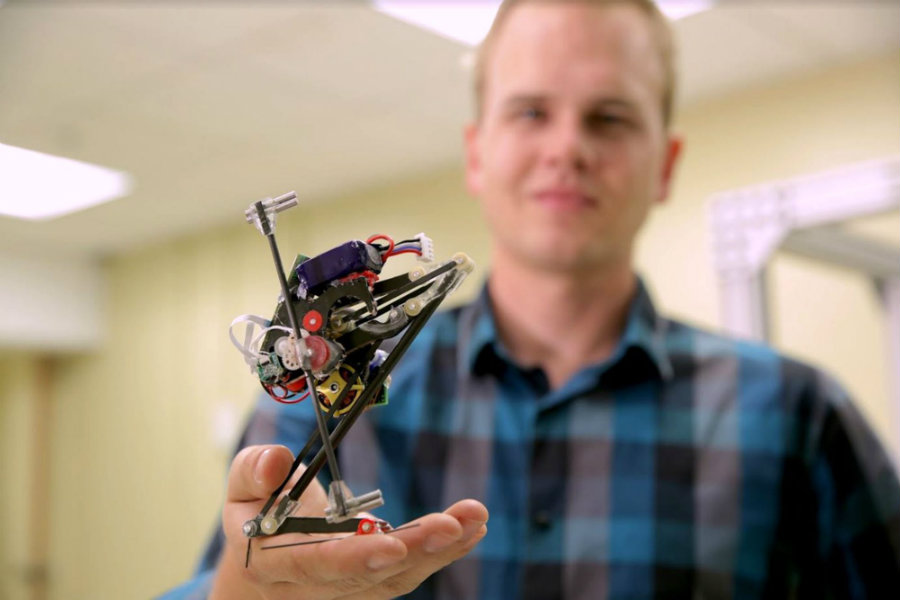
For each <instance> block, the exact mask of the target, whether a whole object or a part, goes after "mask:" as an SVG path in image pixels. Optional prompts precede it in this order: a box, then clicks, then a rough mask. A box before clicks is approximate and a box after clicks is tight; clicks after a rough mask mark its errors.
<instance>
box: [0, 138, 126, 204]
mask: <svg viewBox="0 0 900 600" xmlns="http://www.w3.org/2000/svg"><path fill="white" fill-rule="evenodd" d="M130 190H131V177H129V175H128V174H127V173H123V172H121V171H114V170H112V169H108V168H106V167H101V166H98V165H92V164H89V163H85V162H81V161H78V160H74V159H71V158H63V157H61V156H52V155H50V154H44V153H42V152H36V151H34V150H26V149H25V148H17V147H15V146H7V145H5V144H0V215H7V216H11V217H16V218H19V219H31V220H44V219H52V218H54V217H60V216H62V215H66V214H69V213H73V212H76V211H79V210H82V209H85V208H88V207H90V206H94V205H96V204H102V203H104V202H109V201H111V200H115V199H116V198H120V197H122V196H124V195H126V194H128V192H129V191H130Z"/></svg>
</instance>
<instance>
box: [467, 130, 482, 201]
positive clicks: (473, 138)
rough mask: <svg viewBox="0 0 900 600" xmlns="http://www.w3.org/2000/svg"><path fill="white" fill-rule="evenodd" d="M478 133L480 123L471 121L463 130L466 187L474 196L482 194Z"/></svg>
mask: <svg viewBox="0 0 900 600" xmlns="http://www.w3.org/2000/svg"><path fill="white" fill-rule="evenodd" d="M478 134H479V129H478V123H469V124H468V125H466V127H465V129H464V130H463V137H464V146H465V153H466V164H465V168H466V189H467V190H468V191H469V193H470V194H472V195H473V196H480V195H481V190H482V181H481V148H480V146H479V136H478Z"/></svg>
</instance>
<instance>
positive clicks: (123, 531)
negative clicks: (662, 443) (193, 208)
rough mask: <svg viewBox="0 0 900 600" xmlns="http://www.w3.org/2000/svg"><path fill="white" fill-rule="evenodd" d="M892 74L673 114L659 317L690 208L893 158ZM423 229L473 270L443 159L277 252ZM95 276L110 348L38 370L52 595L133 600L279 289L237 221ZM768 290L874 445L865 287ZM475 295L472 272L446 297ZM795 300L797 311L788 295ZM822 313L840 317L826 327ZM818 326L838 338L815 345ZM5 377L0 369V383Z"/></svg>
mask: <svg viewBox="0 0 900 600" xmlns="http://www.w3.org/2000/svg"><path fill="white" fill-rule="evenodd" d="M895 63H896V58H895V57H894V56H893V55H891V56H886V57H884V58H883V59H880V60H873V61H868V62H866V63H864V64H860V65H855V66H852V67H847V68H842V69H837V70H834V71H831V72H828V73H823V74H821V75H817V76H815V77H811V78H807V79H802V80H795V81H791V82H786V83H784V84H781V85H777V86H771V87H769V88H767V89H763V90H758V91H755V92H750V93H744V94H741V95H739V96H735V97H732V98H725V99H720V100H718V101H715V102H709V103H707V104H705V105H703V106H698V107H694V108H691V109H690V110H687V111H685V112H683V113H682V114H681V116H680V118H679V120H678V122H679V127H680V129H681V130H682V131H684V133H685V134H686V137H687V140H688V143H687V153H686V155H685V161H684V164H683V168H682V169H681V171H680V174H679V177H678V182H677V187H676V190H677V193H676V194H675V195H674V197H673V198H672V199H671V201H670V202H669V203H668V204H667V205H666V206H665V207H663V208H661V209H660V210H659V211H658V212H657V214H656V215H654V217H653V219H652V221H651V223H650V224H649V226H648V228H647V231H646V234H645V235H644V239H643V240H642V244H643V246H642V248H641V251H640V253H639V255H638V262H639V265H640V268H641V270H642V271H643V272H644V273H645V274H646V275H647V277H648V279H649V280H650V282H651V287H652V289H653V290H654V291H655V294H656V297H657V299H658V301H659V303H660V304H661V305H662V306H663V307H664V308H665V309H667V310H669V311H671V312H673V313H674V314H676V315H677V316H680V317H682V318H686V319H689V320H691V321H693V322H697V323H701V324H706V325H714V324H715V323H716V321H717V314H718V305H717V292H716V286H715V281H714V278H713V275H712V271H711V267H710V265H711V261H710V257H709V254H708V249H707V245H708V235H707V233H706V217H705V200H706V198H707V197H708V196H709V195H710V194H711V193H713V192H717V191H723V190H728V189H733V188H736V187H742V186H745V185H748V184H751V183H756V182H760V181H764V180H768V179H773V178H782V177H787V176H791V175H795V174H800V173H804V172H808V171H817V170H821V169H826V168H829V167H833V166H837V165H839V164H842V163H846V162H854V161H858V160H861V159H867V158H874V157H880V156H884V155H888V154H897V152H898V140H897V131H898V130H900V128H898V119H900V115H898V113H897V106H900V97H898V96H900V92H898V90H897V89H896V87H897V86H896V72H895V71H896V64H895ZM223 176H226V177H227V176H231V175H230V174H223ZM300 183H301V182H298V185H299V184H300ZM282 191H284V190H260V194H261V195H265V194H271V195H275V194H279V193H281V192H282ZM250 200H252V199H250V198H248V202H249V201H250ZM423 230H424V231H426V232H427V233H429V234H430V235H431V236H432V237H433V238H434V239H435V243H436V249H437V253H438V255H439V256H448V255H450V254H452V253H454V252H456V251H457V250H465V251H466V252H468V253H469V254H470V255H472V257H473V258H474V259H475V260H476V262H477V263H478V264H479V266H480V267H483V266H484V265H485V264H486V262H487V257H488V245H487V239H486V236H485V232H484V229H483V227H482V226H481V223H480V217H479V213H478V208H477V205H476V203H475V202H474V201H472V200H471V199H469V198H468V197H467V196H466V195H465V193H464V191H463V188H462V183H461V174H460V171H459V168H458V167H449V168H448V169H447V170H446V171H444V172H440V173H435V174H433V175H430V176H426V177H422V178H419V179H417V180H414V181H409V182H406V183H403V184H399V185H395V186H390V187H385V188H381V189H376V190H365V191H363V192H360V193H358V194H351V195H348V196H347V197H344V198H340V199H337V200H335V201H333V202H330V203H327V204H325V203H323V204H318V205H312V206H308V207H304V208H297V209H293V210H292V211H290V212H288V213H285V214H284V215H282V216H281V217H280V218H279V227H278V235H279V243H280V245H281V249H282V252H283V254H284V255H285V257H286V262H289V257H288V256H287V255H289V254H290V253H292V252H296V251H302V252H304V253H307V254H312V253H316V252H320V251H323V250H325V249H327V248H329V247H331V246H332V245H334V244H336V243H339V242H342V241H345V240H346V239H349V238H352V237H364V236H367V235H368V234H370V233H374V232H386V233H389V234H392V235H399V236H405V235H407V234H414V233H417V232H418V231H423ZM398 260H399V259H398ZM407 264H409V263H407ZM107 271H108V277H109V282H108V285H109V298H108V306H109V312H108V319H109V327H108V331H109V332H110V335H109V339H108V340H107V342H106V344H105V345H104V347H103V348H102V350H100V351H98V352H96V353H94V354H92V355H88V356H79V357H76V358H68V359H64V360H60V361H58V364H57V367H56V377H55V379H54V389H55V390H56V394H55V396H54V412H55V418H54V419H53V434H54V443H53V446H52V461H53V462H52V484H53V492H54V493H55V494H56V495H55V496H54V497H53V500H52V511H51V514H50V518H51V525H52V532H51V569H52V570H51V577H52V587H51V592H52V593H51V597H52V598H59V599H63V598H64V599H71V598H126V597H127V598H138V597H148V596H150V595H152V594H154V593H156V592H159V591H161V590H162V589H164V588H166V587H168V586H170V585H172V584H174V583H176V582H178V581H180V580H183V579H184V578H186V577H187V576H188V573H189V572H190V570H191V568H192V566H193V564H194V561H195V559H196V558H197V555H198V552H199V550H200V548H201V546H202V544H203V542H204V540H205V538H206V536H207V534H208V533H209V531H210V529H211V528H212V527H213V525H214V523H213V521H214V519H215V515H216V512H217V508H218V506H219V505H220V503H221V500H222V486H223V476H224V474H225V471H226V467H227V457H228V454H229V451H228V448H227V445H226V446H223V445H222V444H221V443H220V442H219V443H217V442H216V439H217V438H216V431H215V427H214V426H213V423H214V421H215V419H217V418H223V415H224V416H226V417H227V415H228V414H237V415H239V416H243V415H244V414H246V412H247V411H248V410H249V409H250V407H251V402H252V400H253V398H254V396H255V394H256V384H255V380H254V377H253V376H252V375H251V374H250V373H249V372H248V371H247V369H246V367H245V365H244V364H243V362H242V360H241V358H240V356H239V354H238V353H237V352H236V351H235V350H234V349H233V348H232V347H231V346H230V343H229V342H228V339H227V336H226V328H227V325H228V324H229V323H230V322H231V319H232V318H234V317H235V316H237V315H239V314H243V313H248V312H249V313H256V314H261V315H267V314H268V313H269V312H271V310H272V308H273V307H274V302H275V297H276V295H277V283H276V280H275V278H274V274H273V271H272V266H271V264H270V259H269V256H268V248H267V245H266V244H265V242H264V241H263V240H262V239H261V237H260V236H259V235H258V234H257V233H256V232H255V231H254V230H253V229H252V228H251V227H250V226H248V225H245V224H243V223H241V215H235V225H234V226H233V227H230V228H228V229H225V230H219V231H215V232H211V233H207V234H204V235H201V236H196V237H192V238H190V239H185V240H181V241H178V242H173V243H167V244H163V245H160V246H157V247H152V248H144V249H142V250H140V251H137V252H134V253H131V254H129V255H127V256H123V257H120V258H116V259H115V260H113V261H111V262H110V264H109V265H108V269H107ZM483 273H484V270H483V269H479V271H478V272H477V273H476V275H483ZM476 278H477V277H476ZM773 279H774V284H775V285H774V287H775V292H774V294H773V296H774V300H775V304H776V306H777V311H778V313H777V319H776V323H777V324H778V325H779V329H778V331H777V332H776V333H777V341H778V343H779V344H780V345H782V346H783V347H784V348H786V349H788V350H789V351H790V352H792V353H794V354H797V355H801V356H806V357H812V358H813V359H814V361H815V362H817V363H818V364H824V365H827V366H829V367H831V368H833V369H834V370H835V371H836V372H837V373H838V374H839V376H840V377H841V379H843V380H844V381H845V382H846V383H847V384H848V386H849V387H850V388H851V389H852V390H853V391H854V392H855V394H856V396H857V397H858V398H859V399H860V403H861V405H862V406H863V408H864V410H865V412H866V414H867V415H868V416H869V418H870V419H872V421H873V422H874V424H875V425H876V427H877V428H878V430H879V431H880V432H881V433H882V435H884V436H887V435H888V431H889V430H888V428H887V427H888V423H889V417H890V414H891V413H890V409H889V407H888V406H887V401H886V391H885V389H884V386H883V384H881V383H880V382H882V381H883V380H884V378H885V377H884V365H883V362H879V361H881V357H882V345H881V344H882V342H883V340H881V339H880V326H879V323H878V320H877V318H876V313H877V311H876V309H875V308H874V307H873V305H872V302H871V298H870V296H868V295H867V289H866V285H865V283H864V282H861V281H859V280H857V279H856V278H854V277H852V276H844V275H842V274H841V273H835V272H833V270H830V269H825V270H822V269H818V268H816V269H806V268H805V266H802V265H800V264H799V263H798V261H796V260H790V259H784V260H779V263H778V264H777V265H776V267H775V273H774V278H773ZM476 288H477V283H476V281H475V280H474V279H473V280H471V281H470V282H469V283H468V284H467V285H466V286H465V288H464V289H463V290H461V293H459V295H458V296H457V298H456V300H457V301H459V300H461V299H463V298H465V297H469V296H471V294H473V293H474V291H475V290H476ZM810 292H812V293H815V294H816V297H815V299H816V301H815V302H809V301H807V300H806V298H807V297H808V296H806V295H803V294H809V293H810ZM819 296H821V297H822V298H827V299H828V303H827V305H826V303H825V302H824V301H823V302H819V301H818V299H819ZM832 314H838V315H847V316H846V317H843V318H842V319H840V320H839V321H840V322H835V321H836V320H835V319H833V318H832V316H831V315H832ZM829 328H830V329H829ZM828 331H835V332H836V333H835V334H834V337H835V338H836V339H840V340H842V341H841V342H835V343H825V342H831V340H832V337H831V334H829V333H827V332H828ZM16 368H17V367H16V366H15V365H13V366H10V363H9V362H8V361H6V362H3V363H0V369H5V370H4V371H2V372H4V373H6V372H9V370H10V369H13V370H15V369H16ZM10 398H11V397H10V395H9V394H5V395H3V396H0V401H2V404H0V411H2V412H0V415H2V417H3V419H4V420H3V424H4V427H6V428H8V426H7V423H11V422H12V423H19V424H27V420H26V419H25V417H24V416H22V415H21V414H19V413H20V412H21V409H20V408H17V406H18V405H17V404H16V403H15V394H13V396H12V400H11V399H10ZM17 411H18V412H17ZM4 443H5V444H7V445H8V444H10V443H12V442H9V441H5V442H4ZM891 443H894V444H896V443H897V440H896V439H891ZM4 456H5V454H4ZM6 460H7V461H8V460H9V458H8V457H7V458H6ZM3 466H4V467H6V464H5V463H4V465H3ZM3 472H4V473H6V472H7V471H6V468H4V471H3ZM11 473H12V477H13V478H19V479H21V478H23V477H25V476H26V475H25V474H23V473H22V472H21V469H19V471H16V470H15V469H13V470H12V471H11ZM7 481H8V479H7V477H6V476H5V475H4V486H5V485H6V483H7ZM0 502H3V503H4V504H3V505H2V506H0V508H3V509H4V512H3V514H9V510H7V509H12V508H14V507H15V504H14V503H15V502H19V503H20V504H21V499H16V497H15V496H14V495H11V494H9V493H7V492H6V488H5V487H4V492H3V493H2V494H0ZM10 503H13V504H10ZM8 539H9V537H8V536H7V540H8ZM5 556H6V555H4V557H5Z"/></svg>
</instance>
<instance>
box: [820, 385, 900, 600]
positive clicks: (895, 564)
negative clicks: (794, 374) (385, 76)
mask: <svg viewBox="0 0 900 600" xmlns="http://www.w3.org/2000/svg"><path fill="white" fill-rule="evenodd" d="M818 387H819V390H820V391H821V392H822V393H823V395H824V396H825V398H826V399H827V402H826V403H825V405H824V406H825V408H824V410H823V411H822V412H821V413H820V418H819V419H816V421H818V422H817V423H816V426H817V429H818V436H817V443H816V444H815V450H814V452H813V455H812V462H811V465H810V468H811V481H812V486H813V489H814V493H815V497H816V499H817V500H816V504H817V519H818V532H817V538H818V548H819V558H820V561H821V563H820V564H822V565H823V566H824V567H825V569H824V570H823V571H822V572H821V573H820V575H819V576H823V577H825V578H826V579H828V582H827V584H826V587H827V589H828V593H829V595H831V596H833V597H840V598H868V597H878V596H879V595H881V594H883V593H884V591H885V590H887V589H895V590H896V589H900V483H898V480H897V474H896V471H895V467H894V465H893V464H892V461H891V459H890V458H889V456H888V454H887V452H886V451H885V449H884V447H883V446H882V445H881V443H880V442H879V440H878V439H877V437H876V436H875V434H874V432H873V431H872V430H871V428H870V427H869V426H868V424H867V423H866V422H865V419H864V418H863V417H862V415H861V414H860V413H859V412H858V411H857V410H856V408H855V407H854V405H853V403H852V402H851V401H850V399H849V397H848V396H847V394H846V393H845V392H844V391H843V390H842V389H841V388H840V387H839V386H838V385H837V384H836V383H834V382H833V381H831V380H829V379H827V378H825V377H822V379H821V380H820V381H819V386H818Z"/></svg>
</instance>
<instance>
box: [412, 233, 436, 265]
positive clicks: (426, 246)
mask: <svg viewBox="0 0 900 600" xmlns="http://www.w3.org/2000/svg"><path fill="white" fill-rule="evenodd" d="M416 241H417V242H419V244H420V245H421V246H422V255H421V256H419V257H418V260H420V261H422V262H434V242H433V241H431V238H430V237H428V236H427V235H425V234H424V233H418V234H416Z"/></svg>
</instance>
